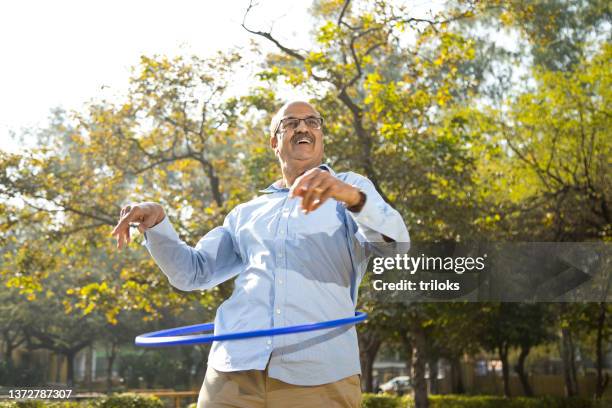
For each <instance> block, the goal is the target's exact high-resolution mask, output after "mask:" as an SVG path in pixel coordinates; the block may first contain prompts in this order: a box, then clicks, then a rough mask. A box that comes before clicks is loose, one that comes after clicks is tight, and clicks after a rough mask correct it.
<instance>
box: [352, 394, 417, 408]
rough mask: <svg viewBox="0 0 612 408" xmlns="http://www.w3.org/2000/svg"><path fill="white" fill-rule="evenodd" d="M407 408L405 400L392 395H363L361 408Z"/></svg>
mask: <svg viewBox="0 0 612 408" xmlns="http://www.w3.org/2000/svg"><path fill="white" fill-rule="evenodd" d="M405 406H406V401H405V399H404V398H400V397H394V396H391V395H378V394H362V396H361V408H402V407H405Z"/></svg>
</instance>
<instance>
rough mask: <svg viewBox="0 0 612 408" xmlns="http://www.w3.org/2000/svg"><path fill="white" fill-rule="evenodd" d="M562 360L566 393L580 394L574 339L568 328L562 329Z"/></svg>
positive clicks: (568, 395) (570, 394) (568, 394)
mask: <svg viewBox="0 0 612 408" xmlns="http://www.w3.org/2000/svg"><path fill="white" fill-rule="evenodd" d="M561 360H562V361H563V378H564V380H565V395H566V396H567V397H574V396H576V395H578V383H577V380H576V362H575V358H574V341H573V340H572V334H571V332H570V331H569V329H568V328H566V327H564V328H562V329H561Z"/></svg>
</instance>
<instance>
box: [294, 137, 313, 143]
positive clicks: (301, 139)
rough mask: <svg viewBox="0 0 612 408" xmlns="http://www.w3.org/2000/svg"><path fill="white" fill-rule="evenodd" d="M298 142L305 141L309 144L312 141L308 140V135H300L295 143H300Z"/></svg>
mask: <svg viewBox="0 0 612 408" xmlns="http://www.w3.org/2000/svg"><path fill="white" fill-rule="evenodd" d="M300 143H307V144H310V143H312V142H311V140H310V139H309V138H308V137H301V138H299V139H298V141H297V144H300Z"/></svg>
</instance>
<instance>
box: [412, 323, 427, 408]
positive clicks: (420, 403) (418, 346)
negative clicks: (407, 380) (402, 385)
mask: <svg viewBox="0 0 612 408" xmlns="http://www.w3.org/2000/svg"><path fill="white" fill-rule="evenodd" d="M412 335H413V338H414V343H413V349H412V381H413V386H414V406H415V408H427V407H428V405H429V402H428V400H427V381H426V380H425V362H426V359H427V356H426V355H425V343H426V340H425V332H424V331H423V328H422V327H421V325H420V321H419V320H418V319H415V323H414V324H413V329H412Z"/></svg>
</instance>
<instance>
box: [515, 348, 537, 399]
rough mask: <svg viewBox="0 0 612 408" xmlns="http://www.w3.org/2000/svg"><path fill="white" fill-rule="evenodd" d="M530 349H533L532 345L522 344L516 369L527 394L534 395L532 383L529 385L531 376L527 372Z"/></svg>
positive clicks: (528, 395)
mask: <svg viewBox="0 0 612 408" xmlns="http://www.w3.org/2000/svg"><path fill="white" fill-rule="evenodd" d="M529 351H531V347H529V346H521V353H520V354H519V358H518V363H517V364H516V367H515V368H514V371H515V372H516V373H517V374H518V376H519V379H520V380H521V385H522V386H523V393H524V394H525V396H526V397H533V390H532V389H531V385H529V378H528V377H527V373H526V372H525V360H526V359H527V356H528V355H529Z"/></svg>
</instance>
